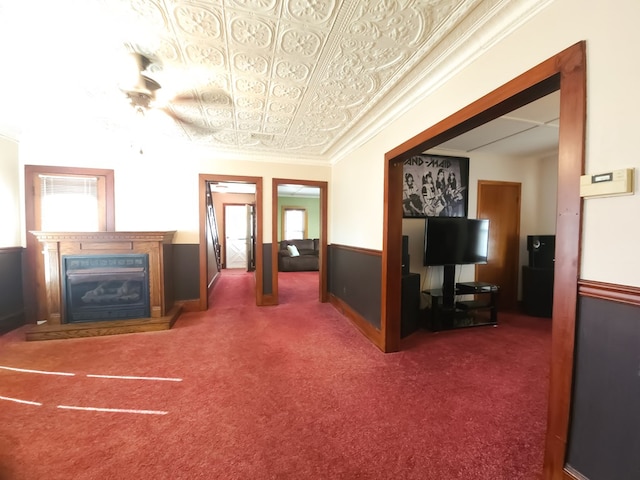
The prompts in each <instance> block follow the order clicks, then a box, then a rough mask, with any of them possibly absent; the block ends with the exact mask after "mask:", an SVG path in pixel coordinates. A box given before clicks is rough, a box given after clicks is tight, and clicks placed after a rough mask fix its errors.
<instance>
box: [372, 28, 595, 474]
mask: <svg viewBox="0 0 640 480" xmlns="http://www.w3.org/2000/svg"><path fill="white" fill-rule="evenodd" d="M558 89H559V90H560V130H559V132H560V134H559V142H558V143H559V145H558V149H559V152H558V203H557V213H556V262H555V272H554V278H555V284H554V300H555V301H554V305H553V320H552V322H553V327H552V340H551V373H550V383H549V407H548V416H547V433H546V441H545V455H544V469H543V471H544V475H543V478H544V479H554V480H555V479H558V480H559V479H563V478H569V474H568V473H566V472H565V469H564V465H565V458H566V452H567V438H568V431H569V415H570V406H571V383H572V378H573V357H574V336H575V323H576V311H577V291H578V275H579V271H580V244H581V224H582V200H581V198H580V175H582V173H583V170H584V152H585V146H584V143H585V141H584V140H585V131H586V42H584V41H583V42H579V43H577V44H575V45H573V46H571V47H569V48H567V49H566V50H564V51H562V52H560V53H558V54H557V55H555V56H553V57H551V58H549V59H548V60H546V61H544V62H542V63H541V64H539V65H537V66H536V67H534V68H532V69H531V70H529V71H527V72H525V73H523V74H522V75H520V76H518V77H516V78H515V79H513V80H511V81H510V82H508V83H506V84H504V85H503V86H501V87H499V88H498V89H496V90H494V91H493V92H491V93H489V94H487V95H485V96H484V97H482V98H480V99H479V100H477V101H475V102H474V103H472V104H470V105H468V106H467V107H465V108H463V109H462V110H460V111H458V112H456V113H454V114H453V115H451V116H450V117H448V118H446V119H444V120H442V121H441V122H439V123H437V124H435V125H433V126H432V127H430V128H428V129H426V130H425V131H423V132H421V133H420V134H418V135H416V136H415V137H413V138H411V139H409V140H407V141H406V142H404V143H403V144H401V145H399V146H397V147H396V148H394V149H393V150H391V151H389V152H387V153H386V154H385V180H384V181H385V183H384V208H385V210H384V231H383V247H382V248H383V250H382V282H383V283H382V305H381V312H382V313H381V317H382V318H381V329H380V339H379V340H380V344H381V345H383V350H384V351H386V352H393V351H397V350H398V349H399V347H400V276H401V267H400V265H401V258H400V257H401V251H402V249H401V238H402V203H401V202H402V165H403V162H404V160H406V159H407V158H410V157H411V156H413V155H417V154H420V153H422V152H424V151H426V150H428V149H430V148H433V147H436V146H437V145H440V144H441V143H443V142H445V141H447V140H449V139H452V138H454V137H456V136H458V135H460V134H462V133H464V132H467V131H469V130H471V129H473V128H475V127H477V126H480V125H482V124H484V123H486V122H488V121H490V120H493V119H495V118H498V117H499V116H501V115H504V114H506V113H508V112H510V111H512V110H515V109H516V108H519V107H521V106H523V105H526V104H528V103H530V102H532V101H534V100H537V99H538V98H541V97H543V96H545V95H547V94H549V93H551V92H553V91H556V90H558Z"/></svg>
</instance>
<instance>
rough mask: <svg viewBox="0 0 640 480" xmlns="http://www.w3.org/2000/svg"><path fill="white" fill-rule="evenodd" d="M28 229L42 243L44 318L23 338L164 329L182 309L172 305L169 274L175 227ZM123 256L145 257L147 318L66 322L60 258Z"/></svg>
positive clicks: (63, 336)
mask: <svg viewBox="0 0 640 480" xmlns="http://www.w3.org/2000/svg"><path fill="white" fill-rule="evenodd" d="M30 233H31V234H33V235H34V236H35V237H36V238H37V239H38V241H39V242H40V243H41V244H42V246H43V252H42V253H43V261H44V271H45V290H46V301H47V318H46V321H45V322H44V323H43V324H41V325H38V326H34V327H33V328H32V329H31V330H30V331H29V332H27V340H45V339H52V338H73V337H86V336H92V335H111V334H116V333H132V332H136V331H152V330H163V329H168V328H171V326H172V325H173V323H174V322H175V320H176V318H177V317H178V316H179V314H180V310H181V308H180V307H178V306H175V307H174V299H173V286H172V274H171V251H172V248H171V247H172V244H171V241H172V239H173V235H174V234H175V231H151V232H144V231H141V232H117V231H116V232H41V231H32V232H30ZM123 254H145V255H148V259H149V306H150V317H149V318H139V319H129V320H109V319H105V320H98V321H92V322H73V323H69V322H67V320H66V315H65V314H66V312H65V304H64V303H65V299H64V298H63V295H62V292H63V288H62V282H63V281H64V279H63V278H61V275H62V259H63V257H65V256H72V255H82V256H91V255H123Z"/></svg>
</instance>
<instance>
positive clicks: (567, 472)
mask: <svg viewBox="0 0 640 480" xmlns="http://www.w3.org/2000/svg"><path fill="white" fill-rule="evenodd" d="M562 475H563V480H589V479H588V478H587V477H585V476H584V475H582V474H581V473H580V472H578V471H576V470H574V469H573V468H572V467H570V466H569V465H565V467H564V470H563V471H562Z"/></svg>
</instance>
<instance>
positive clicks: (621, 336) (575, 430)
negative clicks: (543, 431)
mask: <svg viewBox="0 0 640 480" xmlns="http://www.w3.org/2000/svg"><path fill="white" fill-rule="evenodd" d="M578 294H579V300H578V302H579V304H578V310H579V313H578V319H577V322H576V354H575V365H576V366H575V371H574V383H573V385H574V386H573V398H572V405H571V423H570V428H569V432H570V435H569V444H568V448H567V471H568V472H567V473H568V474H569V476H568V478H577V479H582V478H588V479H589V480H609V479H613V478H620V479H622V478H640V457H638V454H637V453H638V452H639V451H640V410H639V409H638V401H639V399H640V288H636V287H628V286H622V285H614V284H609V283H601V282H591V281H581V282H579V290H578Z"/></svg>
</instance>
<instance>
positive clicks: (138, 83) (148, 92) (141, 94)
mask: <svg viewBox="0 0 640 480" xmlns="http://www.w3.org/2000/svg"><path fill="white" fill-rule="evenodd" d="M129 60H130V63H131V67H130V71H129V73H128V77H129V78H128V80H125V81H123V82H121V84H120V90H121V91H122V92H123V93H124V94H125V95H126V97H127V98H128V100H129V103H130V104H131V106H132V107H133V108H134V109H135V111H136V112H137V113H139V114H142V115H144V114H145V113H146V112H147V111H148V110H150V109H154V110H159V111H161V112H163V113H165V114H166V115H168V116H169V117H171V118H172V119H173V120H174V121H175V122H176V123H178V124H180V125H184V126H186V127H188V128H190V129H195V130H199V131H202V132H206V133H212V132H213V131H215V130H214V129H213V128H211V127H209V126H208V125H206V123H205V125H202V124H201V123H199V122H197V121H196V120H194V119H192V118H189V117H187V116H184V115H180V114H178V113H176V111H175V109H174V108H172V107H177V108H178V109H179V108H180V107H189V106H197V105H198V102H200V101H201V100H200V99H199V98H198V97H197V96H196V95H193V94H190V93H179V94H177V95H174V96H173V97H172V98H171V99H169V100H167V101H159V98H158V92H159V91H160V90H161V88H162V87H161V85H160V83H158V81H156V80H154V79H153V78H152V77H151V75H153V73H152V72H151V71H150V68H151V67H152V66H155V67H156V68H159V63H158V61H156V60H152V59H151V58H150V57H149V56H147V55H144V54H142V53H140V52H137V51H130V52H129ZM208 93H214V94H213V95H212V94H209V95H207V96H206V97H205V101H207V102H208V103H211V104H214V105H221V104H225V103H229V96H228V95H227V94H226V93H224V92H208Z"/></svg>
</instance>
